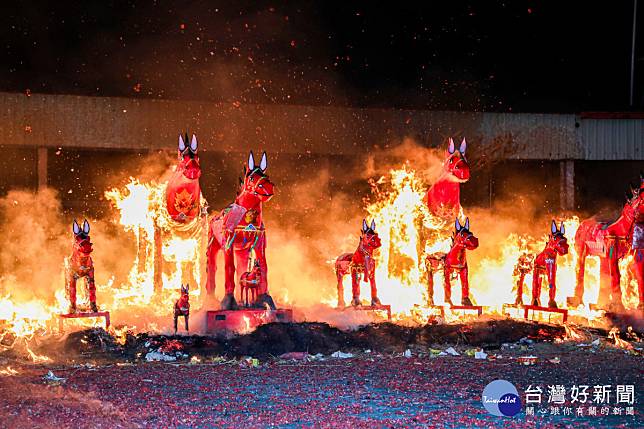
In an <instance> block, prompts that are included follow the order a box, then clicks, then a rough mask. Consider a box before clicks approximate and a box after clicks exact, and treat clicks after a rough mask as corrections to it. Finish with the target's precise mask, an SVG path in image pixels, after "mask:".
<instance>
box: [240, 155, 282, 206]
mask: <svg viewBox="0 0 644 429" xmlns="http://www.w3.org/2000/svg"><path fill="white" fill-rule="evenodd" d="M267 168H268V160H267V158H266V152H264V153H263V154H262V159H261V161H260V162H259V164H256V163H255V158H254V157H253V152H252V151H251V152H250V154H249V155H248V164H247V165H246V166H245V167H244V179H243V180H242V183H241V192H245V193H248V194H251V195H254V196H256V197H257V198H258V199H259V200H260V201H262V202H266V201H268V200H270V199H271V198H272V197H273V192H274V187H275V185H273V183H272V182H271V181H270V179H269V177H268V175H267V174H266V169H267Z"/></svg>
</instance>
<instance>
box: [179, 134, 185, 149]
mask: <svg viewBox="0 0 644 429" xmlns="http://www.w3.org/2000/svg"><path fill="white" fill-rule="evenodd" d="M184 150H186V142H184V141H183V136H182V135H181V134H179V152H183V151H184Z"/></svg>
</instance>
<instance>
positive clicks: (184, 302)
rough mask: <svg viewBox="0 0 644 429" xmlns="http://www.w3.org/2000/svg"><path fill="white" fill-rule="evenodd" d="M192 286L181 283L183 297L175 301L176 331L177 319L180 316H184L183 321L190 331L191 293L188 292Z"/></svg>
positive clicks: (175, 328)
mask: <svg viewBox="0 0 644 429" xmlns="http://www.w3.org/2000/svg"><path fill="white" fill-rule="evenodd" d="M189 288H190V286H189V285H187V284H186V286H185V287H184V286H183V285H181V297H179V299H178V300H177V301H176V302H175V303H174V333H175V334H176V333H177V321H178V319H179V316H183V321H184V324H185V327H186V332H188V330H189V329H188V319H189V317H190V295H189V294H188V290H189Z"/></svg>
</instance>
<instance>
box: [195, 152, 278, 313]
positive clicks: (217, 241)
mask: <svg viewBox="0 0 644 429" xmlns="http://www.w3.org/2000/svg"><path fill="white" fill-rule="evenodd" d="M267 167H268V161H267V158H266V153H265V152H264V154H263V155H262V158H261V161H260V163H259V164H256V163H255V158H254V157H253V153H252V152H251V153H250V155H249V156H248V165H247V166H246V167H245V168H244V178H243V179H240V182H241V183H240V189H239V191H238V193H237V198H236V199H235V202H234V203H232V204H230V205H229V206H228V207H226V208H225V209H224V210H222V211H221V213H220V214H218V215H217V216H215V217H214V218H213V219H212V220H211V221H210V227H209V231H208V250H207V258H208V267H207V273H208V274H207V283H206V293H207V294H208V296H209V297H211V298H212V297H213V296H214V293H215V275H216V272H217V255H218V253H219V251H220V250H223V252H224V264H225V284H224V289H225V295H224V298H223V300H222V302H221V308H222V310H235V309H237V308H238V305H237V301H236V299H235V274H236V268H235V265H237V269H238V270H239V271H240V272H239V273H238V274H239V275H240V276H241V272H242V271H241V270H243V269H245V268H247V271H252V269H253V267H254V265H255V260H256V261H257V263H258V264H259V268H260V272H259V274H260V275H259V283H258V287H257V294H258V295H257V299H256V300H255V302H254V303H253V306H255V307H257V308H265V307H268V308H270V309H275V308H276V307H275V303H274V302H273V298H271V296H270V295H269V294H268V277H267V272H268V267H267V264H266V230H265V227H264V221H263V216H262V206H263V204H264V203H265V202H267V201H269V200H270V199H271V198H272V197H273V186H274V185H273V183H272V182H271V181H270V179H269V178H268V175H267V174H266V169H267Z"/></svg>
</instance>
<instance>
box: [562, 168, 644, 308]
mask: <svg viewBox="0 0 644 429" xmlns="http://www.w3.org/2000/svg"><path fill="white" fill-rule="evenodd" d="M640 182H641V185H640V188H635V189H632V196H627V200H626V204H624V208H623V209H622V213H621V215H620V216H619V218H618V219H617V220H616V221H615V222H613V223H609V222H600V221H598V220H597V219H595V218H590V219H587V220H584V221H583V222H582V223H581V224H580V225H579V228H578V229H577V233H576V234H575V249H576V251H577V255H578V260H577V264H578V265H577V284H576V286H575V295H574V296H572V297H569V298H568V304H569V305H572V306H574V307H576V306H578V305H580V304H581V303H582V302H583V295H584V272H585V262H586V257H588V256H599V257H600V267H601V280H602V285H601V286H600V294H599V304H600V305H607V306H608V307H609V308H611V309H612V310H615V311H622V310H623V309H624V305H623V303H622V291H621V287H620V277H621V276H620V271H619V260H620V259H622V258H623V257H624V256H626V255H628V254H629V252H631V251H632V246H633V244H634V243H633V242H632V240H634V239H635V234H634V230H635V226H636V223H637V220H638V219H642V220H644V204H642V198H643V197H644V192H640V189H642V186H644V179H642V180H640ZM635 246H636V247H638V248H639V247H640V246H644V243H639V244H635ZM633 249H634V248H633ZM639 253H641V251H639V249H637V250H635V265H634V271H635V274H636V278H637V279H638V288H639V290H640V296H642V295H644V289H643V288H644V278H643V276H642V275H641V273H642V264H641V263H640V265H639V267H638V262H641V260H642V256H641V255H640V256H638V254H639ZM638 271H639V273H640V274H638ZM606 279H610V292H609V293H608V292H607V291H606V288H605V287H604V285H603V283H605V282H606ZM608 295H610V296H608Z"/></svg>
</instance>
